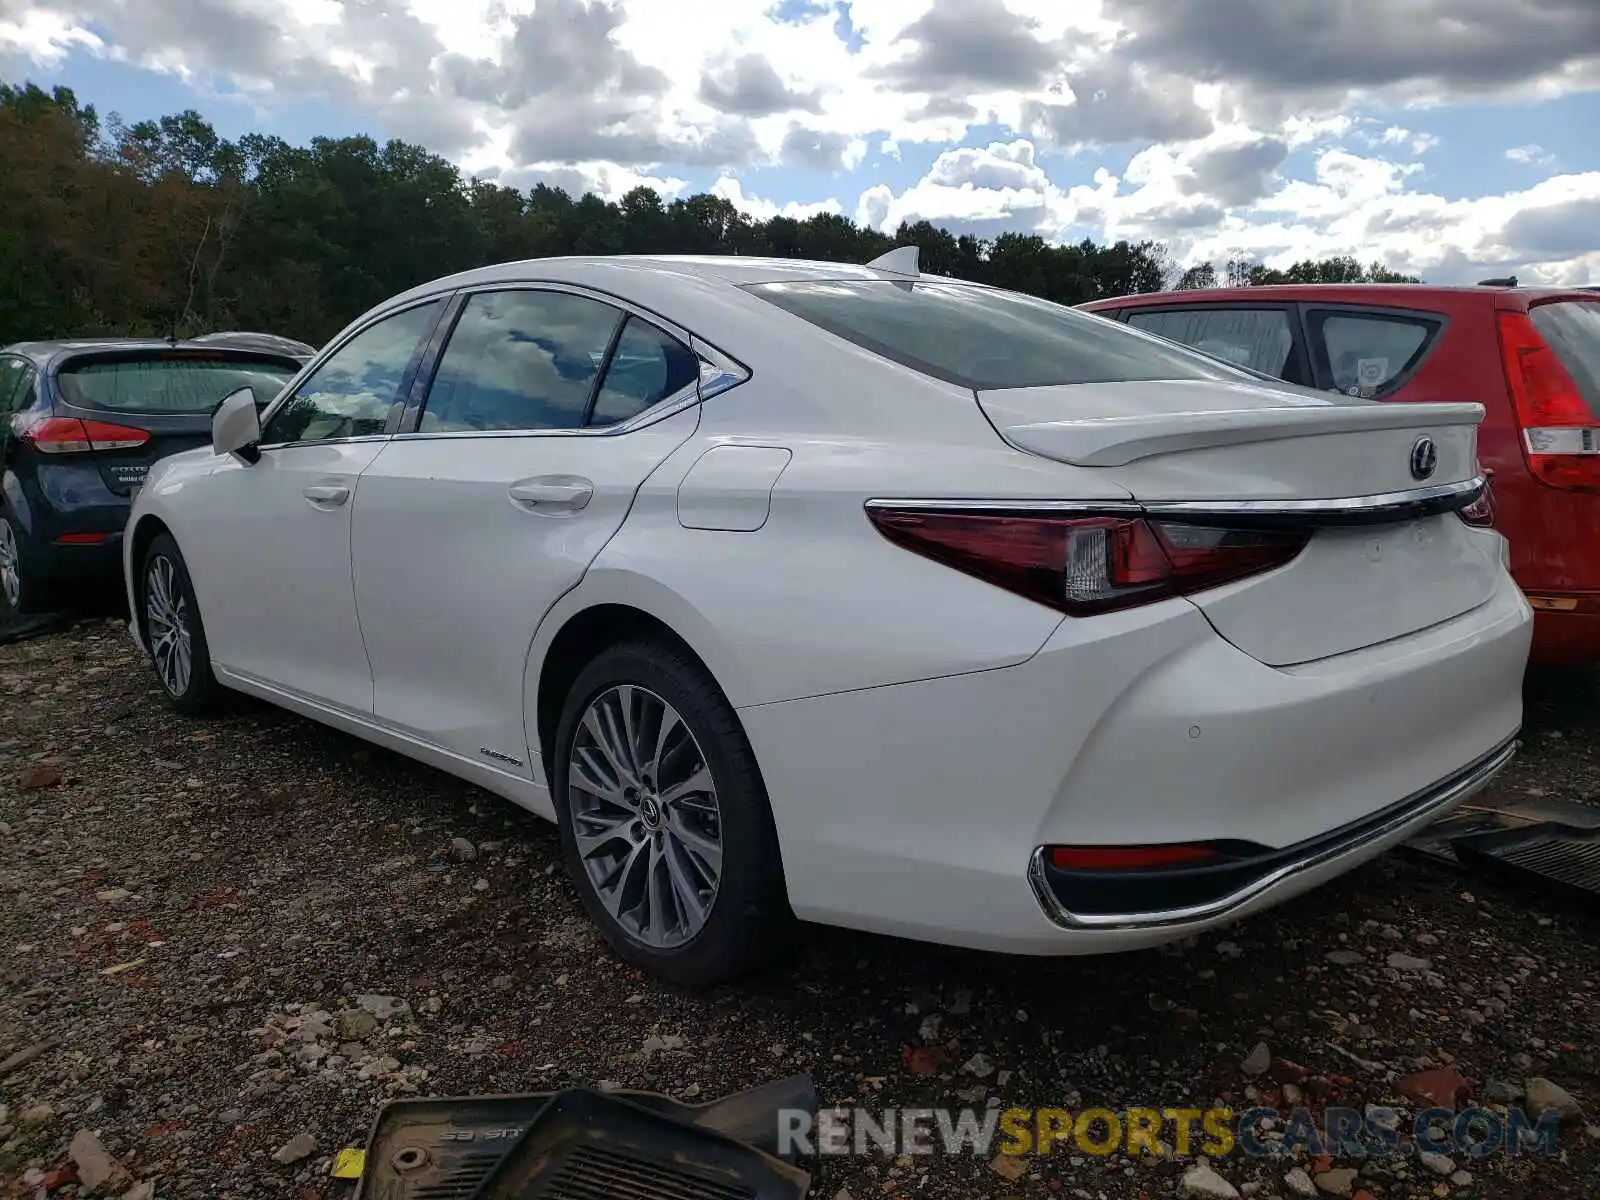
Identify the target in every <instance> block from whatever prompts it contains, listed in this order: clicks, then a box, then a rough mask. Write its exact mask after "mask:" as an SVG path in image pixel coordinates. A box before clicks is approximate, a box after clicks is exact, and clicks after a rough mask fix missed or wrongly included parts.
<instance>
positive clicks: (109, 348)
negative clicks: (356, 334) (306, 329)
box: [0, 334, 301, 371]
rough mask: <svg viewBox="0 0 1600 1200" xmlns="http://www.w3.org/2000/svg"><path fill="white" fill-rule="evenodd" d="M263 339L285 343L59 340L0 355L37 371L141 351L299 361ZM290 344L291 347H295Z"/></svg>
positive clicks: (252, 339)
mask: <svg viewBox="0 0 1600 1200" xmlns="http://www.w3.org/2000/svg"><path fill="white" fill-rule="evenodd" d="M262 337H269V338H272V339H273V341H275V342H278V341H287V339H280V338H277V337H276V336H275V335H272V334H266V335H262V334H217V335H214V336H213V338H212V339H210V340H206V341H198V340H192V339H183V340H180V341H169V340H168V339H166V338H121V337H88V338H58V339H54V340H50V341H35V342H14V343H12V344H11V345H9V346H5V347H3V348H0V352H3V353H6V354H15V355H17V356H18V357H20V358H25V359H27V360H28V361H29V362H31V363H32V364H33V365H34V367H35V368H37V369H38V370H40V371H49V370H52V369H59V368H60V367H61V365H62V364H63V363H65V362H68V361H70V360H72V359H74V358H78V357H80V356H86V355H102V354H133V355H137V354H139V353H141V352H144V351H149V352H151V353H162V352H170V351H173V350H180V351H181V350H192V351H196V352H201V353H211V354H215V353H216V352H217V351H218V350H222V351H229V352H236V353H239V354H242V355H249V356H251V357H254V358H261V357H268V358H281V359H287V360H294V359H296V358H297V357H301V356H300V355H297V354H296V352H294V351H292V350H290V349H289V348H288V347H287V346H285V347H284V348H282V349H275V348H271V347H269V346H266V345H263V344H262V342H261V341H259V340H257V339H260V338H262ZM290 344H291V345H293V344H295V343H290Z"/></svg>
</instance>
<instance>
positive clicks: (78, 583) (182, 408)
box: [0, 332, 314, 615]
mask: <svg viewBox="0 0 1600 1200" xmlns="http://www.w3.org/2000/svg"><path fill="white" fill-rule="evenodd" d="M313 353H314V351H313V349H312V348H311V347H310V346H308V345H306V344H305V343H303V342H296V341H292V340H290V339H288V338H278V337H274V336H273V335H270V334H260V333H246V332H240V333H219V334H210V335H207V336H206V337H204V338H198V339H195V340H192V341H135V340H110V339H100V340H84V341H59V342H19V343H17V344H16V345H12V346H7V347H6V348H5V349H4V350H0V615H4V614H5V613H7V612H13V613H28V612H42V611H46V610H47V609H49V608H50V607H52V606H53V605H55V604H58V603H59V602H61V601H62V600H65V599H68V598H69V597H68V596H66V595H64V592H65V589H66V588H67V587H72V588H75V589H95V590H98V589H100V588H102V587H116V586H117V584H118V581H119V580H120V578H121V546H122V529H123V526H124V525H125V524H126V523H127V520H128V511H129V509H130V507H131V506H132V504H133V497H134V495H135V494H136V493H137V491H138V489H139V488H140V486H142V484H143V483H144V479H145V475H146V474H147V473H148V472H149V470H150V464H151V463H153V462H155V461H156V460H157V459H159V458H162V457H164V456H166V455H168V454H175V453H177V452H178V451H180V450H188V449H191V448H192V447H195V446H203V445H206V444H207V443H208V442H209V441H210V438H211V414H212V412H213V411H215V409H216V407H217V405H218V404H220V403H221V402H222V401H223V400H224V399H225V398H226V397H227V396H228V395H229V394H230V393H231V392H234V391H237V390H238V389H239V388H242V387H248V388H250V389H251V390H252V391H254V392H255V395H256V403H257V404H259V405H262V406H265V405H266V404H267V403H268V402H269V401H270V400H271V399H272V398H273V397H274V396H276V395H277V394H278V392H279V391H280V390H281V389H282V387H283V385H284V384H286V383H287V382H289V380H290V379H292V378H293V377H294V376H295V375H296V374H297V373H298V372H299V370H300V368H301V366H303V365H304V364H305V363H306V362H307V361H308V360H309V359H310V358H311V356H312V354H313Z"/></svg>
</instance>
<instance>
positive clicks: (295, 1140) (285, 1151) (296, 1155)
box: [272, 1133, 317, 1164]
mask: <svg viewBox="0 0 1600 1200" xmlns="http://www.w3.org/2000/svg"><path fill="white" fill-rule="evenodd" d="M316 1152H317V1139H316V1138H314V1137H312V1136H311V1135H310V1134H309V1133H297V1134H295V1135H294V1136H293V1137H292V1138H290V1139H289V1140H288V1141H287V1142H285V1143H284V1144H283V1145H281V1146H279V1147H278V1150H277V1153H275V1154H274V1155H273V1156H272V1161H273V1162H280V1163H284V1164H288V1163H297V1162H300V1161H301V1160H302V1159H307V1158H310V1157H311V1156H312V1155H313V1154H315V1153H316Z"/></svg>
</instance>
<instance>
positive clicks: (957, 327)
mask: <svg viewBox="0 0 1600 1200" xmlns="http://www.w3.org/2000/svg"><path fill="white" fill-rule="evenodd" d="M748 290H749V291H750V292H751V293H753V294H754V295H757V296H759V297H761V299H763V300H766V301H768V302H770V303H772V304H776V305H777V306H778V307H779V308H782V309H785V310H787V311H789V312H791V313H794V314H795V315H796V316H799V317H803V318H805V319H806V320H807V321H809V322H811V323H812V324H813V325H816V326H818V327H820V328H822V329H825V330H827V331H828V332H829V333H832V334H836V335H837V336H839V337H842V338H845V339H847V340H849V341H851V342H854V343H855V344H856V345H858V346H861V347H863V348H864V349H867V350H871V351H872V352H873V353H874V354H881V355H883V356H884V357H885V358H889V359H893V360H894V361H895V362H898V363H900V364H902V365H903V366H907V367H911V368H912V369H914V370H917V371H920V372H922V373H923V374H925V375H932V376H933V377H934V378H936V379H943V380H945V381H947V382H949V383H955V384H959V385H960V386H962V387H969V388H972V389H974V390H976V391H987V390H991V389H998V388H1023V387H1045V386H1051V385H1057V384H1071V383H1117V382H1133V381H1140V380H1155V379H1197V380H1222V381H1228V382H1238V381H1240V380H1244V379H1250V380H1254V379H1256V378H1257V376H1255V375H1254V374H1246V373H1245V372H1242V371H1238V370H1235V369H1234V368H1233V367H1232V366H1231V365H1229V364H1226V363H1223V362H1221V361H1219V360H1217V359H1213V358H1210V357H1208V356H1206V355H1202V354H1197V353H1195V352H1194V351H1192V350H1189V349H1188V348H1186V347H1183V346H1179V345H1176V344H1174V343H1171V342H1168V341H1166V340H1164V339H1162V338H1157V337H1151V336H1147V335H1145V334H1142V333H1139V332H1137V331H1135V330H1132V329H1129V328H1128V327H1127V326H1125V325H1122V324H1120V323H1118V322H1116V321H1112V320H1108V319H1106V318H1104V317H1099V316H1095V315H1093V314H1091V313H1084V312H1078V311H1076V310H1074V309H1071V308H1067V307H1065V306H1063V305H1060V304H1052V303H1050V302H1049V301H1047V300H1039V299H1036V298H1035V297H1032V296H1024V295H1021V294H1019V293H1017V292H1004V291H999V290H996V289H992V288H985V287H976V286H973V285H971V284H963V283H955V282H942V281H941V282H921V283H898V282H893V281H889V280H885V281H883V282H881V283H880V282H877V281H872V282H853V281H852V282H842V281H831V280H830V281H821V280H817V281H806V282H802V283H758V284H751V285H749V287H748Z"/></svg>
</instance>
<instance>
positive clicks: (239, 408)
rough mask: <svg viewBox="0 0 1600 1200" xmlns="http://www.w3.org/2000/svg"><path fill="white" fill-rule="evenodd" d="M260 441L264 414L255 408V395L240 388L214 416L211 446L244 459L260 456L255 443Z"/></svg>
mask: <svg viewBox="0 0 1600 1200" xmlns="http://www.w3.org/2000/svg"><path fill="white" fill-rule="evenodd" d="M260 441H261V414H260V412H259V411H257V409H256V394H255V393H254V392H253V391H251V390H250V389H249V388H247V387H245V388H240V389H239V390H238V391H236V392H234V393H233V394H232V395H230V396H229V397H228V398H227V399H226V400H224V401H223V402H222V403H221V404H220V405H218V407H217V411H216V412H215V413H214V414H213V415H212V417H211V449H212V450H214V451H215V452H216V453H218V454H237V455H238V456H239V457H240V458H242V459H244V461H245V462H249V463H253V462H256V461H257V460H259V459H260V457H261V451H259V450H257V449H256V446H257V445H258V444H259V443H260Z"/></svg>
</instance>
